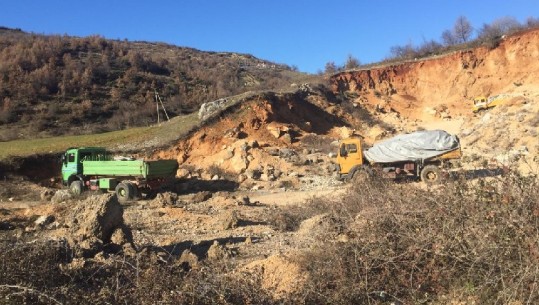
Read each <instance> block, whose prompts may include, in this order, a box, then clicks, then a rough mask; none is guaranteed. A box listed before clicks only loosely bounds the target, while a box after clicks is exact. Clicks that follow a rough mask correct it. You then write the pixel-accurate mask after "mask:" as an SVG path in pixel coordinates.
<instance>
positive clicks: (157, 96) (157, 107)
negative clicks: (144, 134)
mask: <svg viewBox="0 0 539 305" xmlns="http://www.w3.org/2000/svg"><path fill="white" fill-rule="evenodd" d="M154 92H155V107H156V109H157V124H159V120H160V118H159V104H161V107H163V112H165V116H166V117H167V121H170V118H169V117H168V113H167V110H166V109H165V105H164V104H163V100H161V97H160V96H159V93H157V90H155V91H154Z"/></svg>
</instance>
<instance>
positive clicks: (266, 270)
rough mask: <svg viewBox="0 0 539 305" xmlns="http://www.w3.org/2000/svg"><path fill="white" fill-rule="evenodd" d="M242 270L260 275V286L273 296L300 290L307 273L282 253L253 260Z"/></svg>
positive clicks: (281, 296) (278, 296)
mask: <svg viewBox="0 0 539 305" xmlns="http://www.w3.org/2000/svg"><path fill="white" fill-rule="evenodd" d="M244 271H246V272H248V273H254V274H257V275H258V276H260V277H261V279H262V288H263V289H266V290H267V291H270V292H271V293H273V296H274V297H275V298H283V297H286V295H289V294H293V293H296V292H299V291H301V289H302V288H303V285H304V284H305V282H306V280H307V278H308V275H307V273H306V272H304V270H301V268H300V266H299V265H298V264H296V263H294V262H292V261H291V259H290V258H288V257H286V256H284V255H273V256H270V257H268V258H266V259H263V260H259V261H254V262H252V263H250V264H248V265H246V266H245V267H244Z"/></svg>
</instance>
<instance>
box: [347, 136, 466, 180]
mask: <svg viewBox="0 0 539 305" xmlns="http://www.w3.org/2000/svg"><path fill="white" fill-rule="evenodd" d="M461 156H462V153H461V148H460V142H459V139H458V137H457V136H455V135H451V134H449V133H447V132H446V131H443V130H423V131H417V132H413V133H409V134H402V135H398V136H395V137H393V138H390V139H387V140H384V141H381V142H379V143H376V144H375V145H373V146H372V147H371V148H369V149H366V150H363V143H362V141H361V139H359V138H350V139H345V140H342V141H341V143H340V145H339V151H338V153H337V166H338V172H339V177H341V178H343V179H346V180H351V179H352V178H354V177H355V176H359V175H364V174H365V173H368V174H372V173H374V172H375V171H377V172H380V173H381V174H382V175H383V176H385V177H390V178H397V177H414V178H421V180H423V181H425V182H427V183H436V182H439V181H440V179H441V178H442V177H443V176H444V172H443V170H444V169H447V168H448V167H450V166H451V165H452V163H451V162H450V161H451V160H454V159H458V158H460V157H461ZM358 173H359V174H358Z"/></svg>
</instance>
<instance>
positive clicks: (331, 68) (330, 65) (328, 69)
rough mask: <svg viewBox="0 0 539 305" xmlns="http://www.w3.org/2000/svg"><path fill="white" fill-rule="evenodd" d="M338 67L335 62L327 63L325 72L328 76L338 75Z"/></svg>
mask: <svg viewBox="0 0 539 305" xmlns="http://www.w3.org/2000/svg"><path fill="white" fill-rule="evenodd" d="M337 70H338V69H337V66H336V65H335V63H334V62H333V61H329V62H327V63H326V66H325V68H324V72H325V73H326V74H333V73H336V72H337Z"/></svg>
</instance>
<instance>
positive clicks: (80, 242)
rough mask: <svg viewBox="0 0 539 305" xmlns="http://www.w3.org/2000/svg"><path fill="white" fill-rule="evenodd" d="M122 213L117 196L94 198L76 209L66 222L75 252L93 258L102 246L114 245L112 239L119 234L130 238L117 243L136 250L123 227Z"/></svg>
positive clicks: (128, 233) (89, 198)
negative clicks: (127, 245) (115, 234)
mask: <svg viewBox="0 0 539 305" xmlns="http://www.w3.org/2000/svg"><path fill="white" fill-rule="evenodd" d="M123 212H124V211H123V207H122V205H121V204H120V203H119V202H118V199H117V198H116V195H114V194H103V195H100V196H91V197H88V198H87V199H85V200H83V201H80V202H79V203H77V204H76V205H74V206H73V209H72V210H71V211H70V213H69V215H68V216H67V219H66V225H67V226H68V228H69V229H68V231H69V235H68V241H69V243H70V244H72V246H74V247H75V248H76V249H78V248H80V249H79V250H80V251H76V252H77V253H80V254H81V255H83V256H85V257H88V256H90V257H92V256H93V255H95V254H96V253H98V252H100V251H101V250H103V248H102V246H104V245H109V244H114V242H113V241H112V239H111V238H112V237H113V234H114V233H115V231H117V230H120V231H122V232H123V235H122V236H124V237H125V236H127V238H122V239H116V238H115V241H116V242H118V240H121V242H122V243H129V244H130V245H131V246H133V247H134V245H133V240H132V234H131V232H130V229H129V228H128V227H127V226H126V225H125V223H124V219H123ZM118 246H122V245H118ZM113 248H114V247H113ZM116 248H118V247H116Z"/></svg>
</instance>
